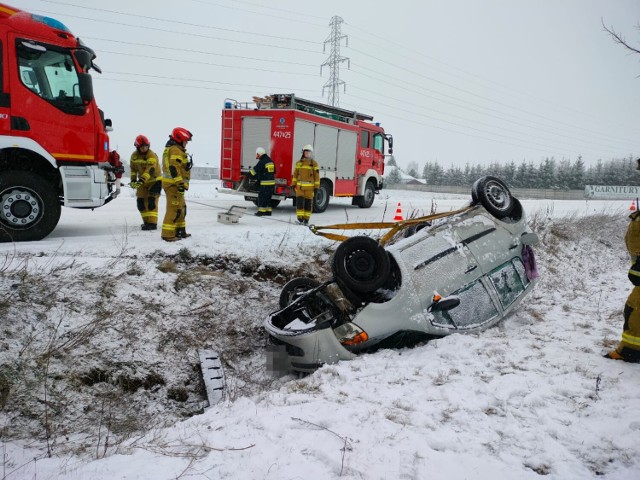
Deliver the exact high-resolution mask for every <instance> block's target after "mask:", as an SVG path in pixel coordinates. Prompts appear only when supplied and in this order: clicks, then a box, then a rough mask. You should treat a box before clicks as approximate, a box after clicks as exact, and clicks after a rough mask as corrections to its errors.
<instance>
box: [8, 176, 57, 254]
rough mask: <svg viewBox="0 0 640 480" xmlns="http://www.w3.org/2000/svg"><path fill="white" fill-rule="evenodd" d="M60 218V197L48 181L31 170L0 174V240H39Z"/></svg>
mask: <svg viewBox="0 0 640 480" xmlns="http://www.w3.org/2000/svg"><path fill="white" fill-rule="evenodd" d="M58 220H60V200H59V198H58V193H57V192H56V190H55V188H54V187H53V185H51V183H49V182H47V181H46V180H44V179H43V178H42V177H40V176H39V175H37V174H34V173H31V172H21V171H14V172H5V173H3V174H2V176H1V177H0V242H12V241H13V242H23V241H30V240H41V239H43V238H44V237H46V236H47V235H49V234H50V233H51V232H52V231H53V229H54V228H56V225H57V224H58Z"/></svg>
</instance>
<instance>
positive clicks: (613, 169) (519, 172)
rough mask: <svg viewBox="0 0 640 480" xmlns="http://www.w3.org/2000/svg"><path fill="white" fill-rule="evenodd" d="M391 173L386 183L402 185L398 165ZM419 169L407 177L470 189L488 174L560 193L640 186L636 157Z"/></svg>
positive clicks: (514, 184) (515, 184)
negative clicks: (586, 188) (596, 187)
mask: <svg viewBox="0 0 640 480" xmlns="http://www.w3.org/2000/svg"><path fill="white" fill-rule="evenodd" d="M392 163H393V165H391V164H388V167H392V168H391V171H390V172H388V173H387V175H386V176H385V183H387V184H388V185H393V184H396V183H401V181H402V176H401V173H400V170H399V169H398V167H397V165H395V162H392ZM418 169H419V166H418V164H417V163H416V162H411V163H410V164H409V167H408V169H407V172H406V173H407V174H408V175H410V176H412V177H415V178H418V179H422V180H424V181H425V182H426V184H427V185H449V186H460V187H470V186H471V184H473V182H474V181H475V180H476V179H478V178H480V177H482V176H485V175H493V176H495V177H499V178H501V179H502V180H504V181H505V182H506V183H507V184H508V185H510V186H512V187H519V188H549V189H557V190H582V189H583V188H584V186H585V185H640V172H637V171H636V161H635V159H634V158H633V157H629V158H623V159H614V160H609V161H606V162H605V161H602V160H598V161H597V162H596V164H595V165H591V166H589V167H585V164H584V161H583V160H582V158H581V157H578V158H577V159H576V160H575V161H573V162H572V161H571V160H569V159H562V160H559V161H557V160H556V159H554V158H553V157H551V158H545V159H544V160H542V161H541V162H540V163H539V164H538V165H534V164H533V162H527V161H523V162H522V163H520V164H516V163H515V162H513V161H512V162H510V163H506V164H498V163H491V164H490V165H470V164H469V163H467V164H466V165H465V166H464V168H462V167H456V166H454V165H452V166H450V167H449V168H448V169H446V170H445V169H444V168H443V167H442V166H441V165H440V164H438V162H437V161H436V162H427V164H426V165H425V166H424V167H423V169H422V174H419V171H418Z"/></svg>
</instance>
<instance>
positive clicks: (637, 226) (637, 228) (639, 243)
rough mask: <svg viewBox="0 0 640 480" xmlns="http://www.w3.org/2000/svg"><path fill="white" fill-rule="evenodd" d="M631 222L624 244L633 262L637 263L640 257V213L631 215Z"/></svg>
mask: <svg viewBox="0 0 640 480" xmlns="http://www.w3.org/2000/svg"><path fill="white" fill-rule="evenodd" d="M629 218H630V219H631V222H629V226H628V227H627V233H626V234H625V235H624V243H625V244H626V246H627V250H628V251H629V255H631V260H632V261H635V260H636V258H637V257H638V256H640V212H633V213H632V214H631V215H629Z"/></svg>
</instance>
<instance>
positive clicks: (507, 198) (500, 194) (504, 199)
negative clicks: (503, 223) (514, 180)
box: [472, 176, 514, 218]
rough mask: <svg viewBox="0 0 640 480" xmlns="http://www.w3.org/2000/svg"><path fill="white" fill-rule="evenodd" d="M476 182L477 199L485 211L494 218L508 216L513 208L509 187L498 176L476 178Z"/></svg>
mask: <svg viewBox="0 0 640 480" xmlns="http://www.w3.org/2000/svg"><path fill="white" fill-rule="evenodd" d="M477 183H478V186H477V195H478V200H479V201H480V203H481V204H482V206H483V207H484V208H485V209H486V210H487V212H489V213H490V214H491V215H493V216H494V217H496V218H505V217H508V216H509V215H510V214H511V212H512V211H513V208H514V201H513V197H512V196H511V192H510V191H509V187H507V185H506V184H505V183H504V182H503V181H502V180H500V179H499V178H496V177H489V176H487V177H482V178H480V179H478V180H477ZM472 192H473V189H472Z"/></svg>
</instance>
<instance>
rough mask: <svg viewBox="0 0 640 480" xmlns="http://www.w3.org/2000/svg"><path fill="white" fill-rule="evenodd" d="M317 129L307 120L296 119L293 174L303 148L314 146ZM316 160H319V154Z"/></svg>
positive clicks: (292, 163)
mask: <svg viewBox="0 0 640 480" xmlns="http://www.w3.org/2000/svg"><path fill="white" fill-rule="evenodd" d="M315 128H316V124H315V123H313V122H307V121H305V120H298V119H296V123H295V130H294V132H295V134H294V137H293V155H292V157H291V158H292V160H293V161H292V162H291V171H292V172H293V167H294V166H295V164H296V162H297V161H298V159H299V158H300V157H301V155H302V147H304V146H305V145H313V144H314V143H315V142H314V140H313V139H314V137H315V133H314V132H315ZM315 158H316V160H318V154H317V153H316V154H315Z"/></svg>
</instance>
